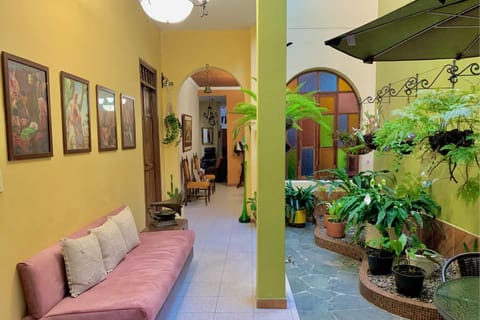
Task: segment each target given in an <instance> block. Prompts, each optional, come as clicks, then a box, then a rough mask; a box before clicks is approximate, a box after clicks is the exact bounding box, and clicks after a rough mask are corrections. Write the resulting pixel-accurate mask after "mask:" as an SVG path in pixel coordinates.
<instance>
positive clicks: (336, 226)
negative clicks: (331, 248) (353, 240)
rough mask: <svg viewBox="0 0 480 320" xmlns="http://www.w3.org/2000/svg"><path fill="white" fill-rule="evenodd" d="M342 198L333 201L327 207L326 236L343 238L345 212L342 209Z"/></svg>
mask: <svg viewBox="0 0 480 320" xmlns="http://www.w3.org/2000/svg"><path fill="white" fill-rule="evenodd" d="M343 205H344V204H343V198H340V199H337V200H334V201H333V202H332V204H331V205H329V206H328V215H329V217H328V220H327V224H326V228H327V236H329V237H332V238H344V237H345V226H346V222H345V213H344V212H345V211H344V210H342V209H343V208H342V207H343Z"/></svg>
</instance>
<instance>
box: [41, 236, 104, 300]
mask: <svg viewBox="0 0 480 320" xmlns="http://www.w3.org/2000/svg"><path fill="white" fill-rule="evenodd" d="M60 242H61V246H62V251H63V259H64V260H65V271H66V274H67V280H68V287H69V289H70V295H71V296H72V297H77V296H79V295H80V294H81V293H82V292H84V291H86V290H87V289H90V288H91V287H93V286H94V285H96V284H97V283H99V282H100V281H102V280H103V279H105V277H106V276H107V272H106V271H105V267H104V265H103V259H102V251H101V249H100V245H99V243H98V240H97V237H95V235H93V234H91V233H90V234H88V235H86V236H84V237H81V238H78V239H62V240H61V241H60ZM45 272H48V270H45Z"/></svg>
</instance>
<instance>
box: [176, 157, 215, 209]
mask: <svg viewBox="0 0 480 320" xmlns="http://www.w3.org/2000/svg"><path fill="white" fill-rule="evenodd" d="M182 173H183V183H184V186H185V205H187V204H188V202H189V201H192V200H194V199H199V198H204V199H205V205H208V202H209V201H210V182H208V181H207V180H204V181H202V180H199V181H194V180H193V178H192V175H191V174H190V166H189V164H188V158H187V157H185V158H182Z"/></svg>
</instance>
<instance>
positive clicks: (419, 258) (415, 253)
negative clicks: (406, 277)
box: [405, 234, 442, 278]
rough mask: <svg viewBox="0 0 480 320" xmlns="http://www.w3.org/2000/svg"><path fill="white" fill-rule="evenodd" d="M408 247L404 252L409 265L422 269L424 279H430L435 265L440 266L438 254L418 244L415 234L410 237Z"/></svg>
mask: <svg viewBox="0 0 480 320" xmlns="http://www.w3.org/2000/svg"><path fill="white" fill-rule="evenodd" d="M410 239H411V243H410V246H409V247H408V248H407V249H406V250H405V252H406V255H407V259H408V262H409V264H410V265H412V266H417V267H420V268H422V269H423V270H424V271H425V278H430V276H431V275H432V273H433V271H434V269H435V265H438V266H439V267H441V266H442V264H441V263H440V262H439V261H438V259H439V257H440V254H439V253H438V252H436V251H434V250H432V249H428V248H427V246H426V245H425V244H423V243H421V242H420V240H419V239H418V237H417V236H416V235H415V234H412V235H411V236H410Z"/></svg>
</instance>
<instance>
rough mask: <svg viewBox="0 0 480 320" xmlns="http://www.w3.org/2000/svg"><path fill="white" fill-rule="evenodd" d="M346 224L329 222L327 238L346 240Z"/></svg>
mask: <svg viewBox="0 0 480 320" xmlns="http://www.w3.org/2000/svg"><path fill="white" fill-rule="evenodd" d="M345 225H346V223H345V222H334V221H331V220H328V223H327V236H329V237H332V238H344V237H345Z"/></svg>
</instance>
